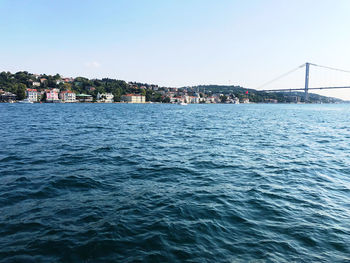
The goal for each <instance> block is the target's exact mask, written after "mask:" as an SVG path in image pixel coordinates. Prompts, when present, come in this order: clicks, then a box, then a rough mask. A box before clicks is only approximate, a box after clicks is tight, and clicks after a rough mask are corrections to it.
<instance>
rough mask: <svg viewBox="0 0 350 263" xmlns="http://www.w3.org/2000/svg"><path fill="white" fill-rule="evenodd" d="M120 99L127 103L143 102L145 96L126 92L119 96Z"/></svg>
mask: <svg viewBox="0 0 350 263" xmlns="http://www.w3.org/2000/svg"><path fill="white" fill-rule="evenodd" d="M121 99H122V101H124V102H127V103H145V102H146V97H145V96H142V95H138V94H126V95H123V96H122V97H121Z"/></svg>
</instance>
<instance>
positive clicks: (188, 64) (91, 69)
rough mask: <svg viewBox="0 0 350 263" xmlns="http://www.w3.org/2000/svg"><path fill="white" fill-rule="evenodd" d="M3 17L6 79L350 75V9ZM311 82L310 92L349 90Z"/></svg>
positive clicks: (138, 8)
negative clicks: (322, 68)
mask: <svg viewBox="0 0 350 263" xmlns="http://www.w3.org/2000/svg"><path fill="white" fill-rule="evenodd" d="M0 11H1V16H0V32H1V41H0V48H1V52H0V71H3V70H5V71H11V72H16V71H19V70H26V71H29V72H33V73H48V74H54V73H60V74H61V75H64V76H73V77H75V76H85V77H89V78H94V77H97V78H101V77H112V78H118V79H123V80H127V81H141V82H148V83H155V84H159V85H167V86H184V85H196V84H214V83H215V84H237V85H242V86H245V87H249V88H256V87H258V86H259V85H260V84H262V83H264V82H265V81H267V80H269V79H272V78H274V77H276V76H277V75H279V74H281V73H283V72H285V71H288V70H289V69H292V68H294V67H296V66H298V65H300V64H303V63H304V62H306V61H310V62H314V63H316V64H322V65H328V66H334V67H339V68H344V69H350V33H349V29H350V15H349V14H350V1H349V0H307V1H306V0H249V1H244V0H240V1H235V0H231V1H225V0H221V1H214V0H211V1H208V0H158V1H155V0H148V1H144V0H125V1H124V0H122V1H118V0H113V1H112V0H99V1H97V0H95V1H90V0H84V1H83V0H81V1H79V0H74V1H72V0H71V1H67V0H60V1H58V0H57V1H56V0H51V1H47V0H22V1H20V0H0ZM312 73H314V74H313V75H312V76H311V86H313V85H314V86H317V85H318V84H321V85H322V84H328V83H326V82H327V81H328V82H329V81H330V80H331V81H333V82H330V84H338V83H335V82H336V81H338V82H339V81H340V80H342V81H343V82H346V81H347V83H348V85H350V76H334V74H333V75H332V74H330V73H322V72H321V73H318V74H316V73H315V72H312ZM303 74H304V73H303V72H300V74H299V75H298V74H297V73H296V75H295V76H291V78H290V79H289V80H288V81H287V82H284V83H281V84H280V85H283V86H284V87H287V88H289V87H290V85H292V86H296V85H298V86H302V85H303ZM327 74H328V75H329V76H328V75H327ZM343 75H344V74H343ZM349 75H350V74H349ZM271 88H273V87H271ZM338 93H339V92H338ZM338 93H334V92H333V95H336V96H337V97H344V98H345V97H347V96H348V97H349V99H350V94H347V93H346V91H342V92H341V93H339V94H338Z"/></svg>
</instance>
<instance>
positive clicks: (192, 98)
mask: <svg viewBox="0 0 350 263" xmlns="http://www.w3.org/2000/svg"><path fill="white" fill-rule="evenodd" d="M199 102H200V97H197V96H191V97H189V103H199Z"/></svg>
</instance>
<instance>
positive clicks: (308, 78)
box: [257, 62, 350, 102]
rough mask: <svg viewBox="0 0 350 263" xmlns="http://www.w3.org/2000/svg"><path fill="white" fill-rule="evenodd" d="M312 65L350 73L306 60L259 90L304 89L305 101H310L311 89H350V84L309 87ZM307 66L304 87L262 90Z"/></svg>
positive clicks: (285, 90)
mask: <svg viewBox="0 0 350 263" xmlns="http://www.w3.org/2000/svg"><path fill="white" fill-rule="evenodd" d="M310 66H313V67H319V68H324V69H328V70H332V71H338V72H343V73H350V71H349V70H344V69H339V68H333V67H328V66H322V65H317V64H314V63H310V62H306V63H304V64H302V65H300V66H298V67H297V68H294V69H292V70H290V71H288V72H286V73H284V74H282V75H280V76H278V77H276V78H274V79H272V80H270V81H268V82H266V83H264V84H263V85H261V86H259V87H258V89H257V90H259V91H263V92H288V91H289V92H292V91H304V94H305V102H308V101H309V90H332V89H350V85H349V86H333V87H332V86H330V87H329V86H326V87H312V88H310V87H309V80H310ZM304 67H305V86H304V87H302V88H289V89H287V88H283V89H264V90H260V89H261V88H263V87H265V86H267V85H269V84H271V83H273V82H276V81H278V80H280V79H282V78H284V77H286V76H288V75H290V74H291V73H293V72H295V71H297V70H299V69H301V68H304Z"/></svg>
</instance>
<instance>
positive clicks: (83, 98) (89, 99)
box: [76, 94, 92, 102]
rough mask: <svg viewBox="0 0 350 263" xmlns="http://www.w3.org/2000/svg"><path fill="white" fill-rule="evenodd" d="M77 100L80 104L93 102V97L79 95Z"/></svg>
mask: <svg viewBox="0 0 350 263" xmlns="http://www.w3.org/2000/svg"><path fill="white" fill-rule="evenodd" d="M76 99H77V100H78V101H79V102H92V96H91V95H88V94H77V95H76Z"/></svg>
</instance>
